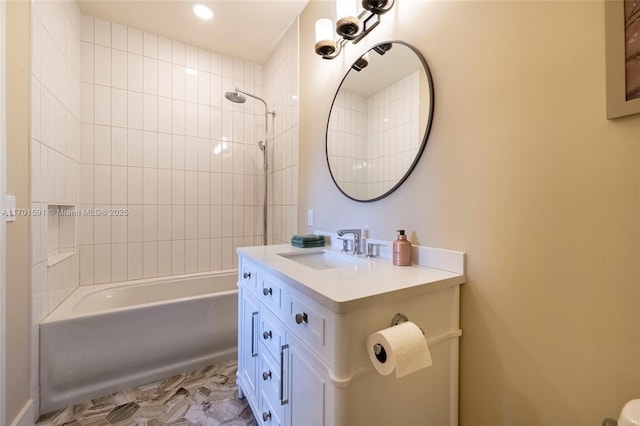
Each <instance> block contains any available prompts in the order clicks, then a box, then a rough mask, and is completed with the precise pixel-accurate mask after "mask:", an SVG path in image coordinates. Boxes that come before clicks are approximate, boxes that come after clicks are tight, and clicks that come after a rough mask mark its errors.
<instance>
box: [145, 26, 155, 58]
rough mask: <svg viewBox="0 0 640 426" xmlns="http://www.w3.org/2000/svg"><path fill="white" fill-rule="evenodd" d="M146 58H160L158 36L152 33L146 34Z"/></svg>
mask: <svg viewBox="0 0 640 426" xmlns="http://www.w3.org/2000/svg"><path fill="white" fill-rule="evenodd" d="M144 56H148V57H150V58H158V36H157V35H155V34H151V33H147V32H145V33H144Z"/></svg>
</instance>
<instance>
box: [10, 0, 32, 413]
mask: <svg viewBox="0 0 640 426" xmlns="http://www.w3.org/2000/svg"><path fill="white" fill-rule="evenodd" d="M29 4H30V2H24V1H8V2H6V5H7V41H8V42H7V52H6V53H7V193H8V194H14V195H15V196H16V207H17V208H18V209H28V208H30V202H29V75H30V69H29V52H30V47H29V43H30V42H29V34H30V19H29V16H30V6H29ZM29 270H30V268H29V217H27V216H18V217H17V218H16V221H15V222H13V223H8V224H7V368H6V371H7V416H6V418H7V420H8V424H11V422H12V420H13V419H14V418H15V417H16V416H17V415H18V413H19V412H20V410H22V408H23V407H24V406H25V404H26V403H27V401H28V400H29V336H30V333H29V312H30V311H29V309H30V305H31V304H30V300H29Z"/></svg>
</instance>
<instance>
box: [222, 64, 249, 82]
mask: <svg viewBox="0 0 640 426" xmlns="http://www.w3.org/2000/svg"><path fill="white" fill-rule="evenodd" d="M244 65H245V63H244V61H243V60H241V59H237V58H234V59H233V79H234V80H235V81H245V79H244ZM225 77H227V76H226V75H225Z"/></svg>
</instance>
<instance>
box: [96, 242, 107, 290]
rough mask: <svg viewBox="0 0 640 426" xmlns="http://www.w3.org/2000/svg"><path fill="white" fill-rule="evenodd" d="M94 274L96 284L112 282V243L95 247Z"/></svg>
mask: <svg viewBox="0 0 640 426" xmlns="http://www.w3.org/2000/svg"><path fill="white" fill-rule="evenodd" d="M93 249H94V252H93V275H94V278H95V279H94V282H95V283H96V284H102V283H108V282H111V245H110V244H101V245H96V246H94V247H93Z"/></svg>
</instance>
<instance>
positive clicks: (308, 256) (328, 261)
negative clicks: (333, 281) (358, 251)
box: [278, 250, 365, 270]
mask: <svg viewBox="0 0 640 426" xmlns="http://www.w3.org/2000/svg"><path fill="white" fill-rule="evenodd" d="M278 255H279V256H282V257H286V258H287V259H289V260H292V261H294V262H296V263H299V264H301V265H304V266H307V267H309V268H312V269H318V270H321V269H332V268H340V267H343V266H352V265H362V264H364V263H365V261H364V260H363V259H358V258H357V257H355V256H349V255H346V254H340V253H336V252H333V251H329V250H322V251H313V252H309V253H304V252H294V253H278Z"/></svg>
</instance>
